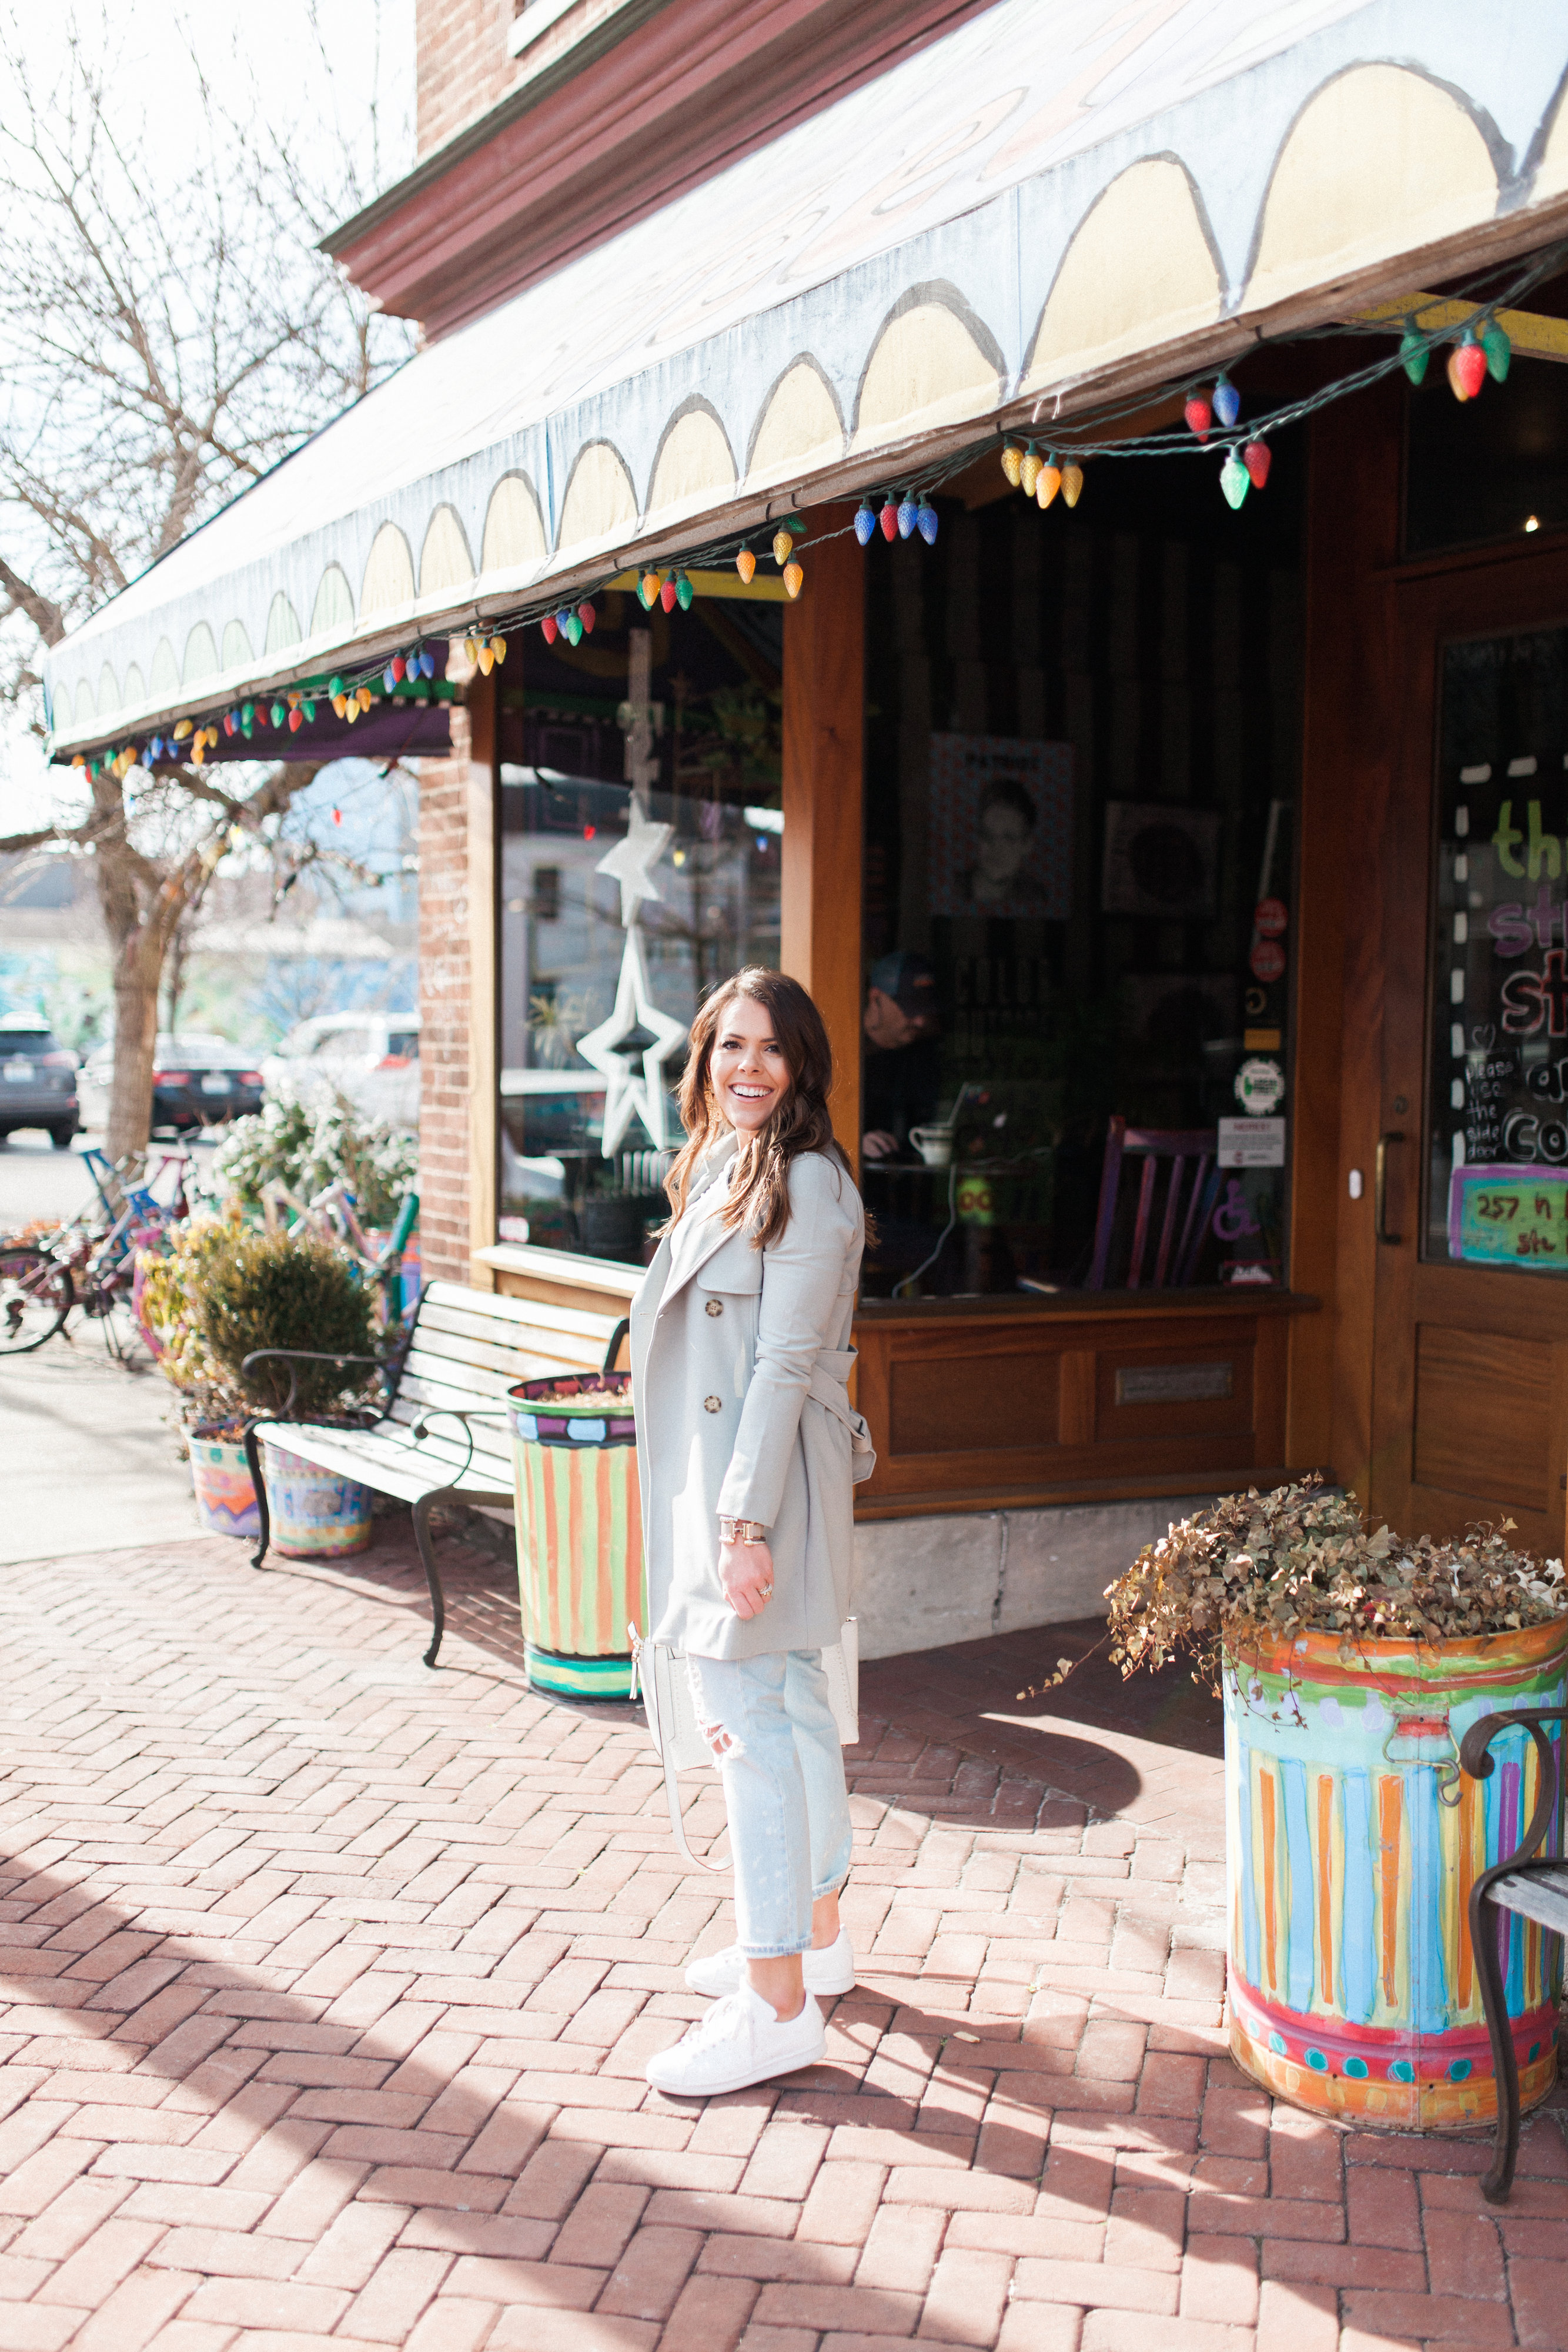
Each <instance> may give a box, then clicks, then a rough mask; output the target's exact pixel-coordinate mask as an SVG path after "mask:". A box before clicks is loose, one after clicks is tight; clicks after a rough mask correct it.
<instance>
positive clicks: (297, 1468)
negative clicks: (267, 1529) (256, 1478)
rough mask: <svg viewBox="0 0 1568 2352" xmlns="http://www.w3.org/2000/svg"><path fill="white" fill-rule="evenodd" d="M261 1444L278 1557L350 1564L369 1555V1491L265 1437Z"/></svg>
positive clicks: (357, 1481) (274, 1541)
mask: <svg viewBox="0 0 1568 2352" xmlns="http://www.w3.org/2000/svg"><path fill="white" fill-rule="evenodd" d="M261 1444H262V1476H263V1477H264V1478H265V1479H266V1481H267V1510H268V1512H269V1513H270V1515H271V1518H272V1549H273V1550H274V1551H280V1552H281V1553H282V1554H283V1556H284V1558H285V1559H348V1558H349V1557H350V1554H351V1553H353V1552H357V1551H367V1550H368V1549H370V1541H371V1490H370V1488H369V1487H368V1486H361V1485H360V1482H359V1480H358V1479H357V1478H340V1476H339V1475H338V1473H337V1472H336V1471H335V1470H323V1469H320V1468H319V1466H318V1465H316V1464H315V1463H314V1462H306V1461H304V1460H303V1459H302V1458H301V1457H300V1455H298V1454H289V1453H287V1452H286V1451H285V1449H284V1448H283V1447H282V1446H281V1445H277V1444H274V1443H273V1441H272V1440H271V1438H269V1437H268V1436H267V1434H266V1433H265V1432H263V1433H262V1440H261Z"/></svg>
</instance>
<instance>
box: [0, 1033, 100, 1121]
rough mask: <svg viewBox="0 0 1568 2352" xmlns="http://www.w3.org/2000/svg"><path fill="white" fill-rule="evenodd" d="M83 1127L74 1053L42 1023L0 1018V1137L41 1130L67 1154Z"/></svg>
mask: <svg viewBox="0 0 1568 2352" xmlns="http://www.w3.org/2000/svg"><path fill="white" fill-rule="evenodd" d="M80 1126H81V1111H80V1106H79V1105H78V1100H77V1057H76V1055H74V1054H72V1053H68V1052H67V1050H66V1048H65V1047H64V1046H63V1045H57V1044H56V1042H55V1039H54V1036H53V1035H52V1034H51V1033H50V1031H48V1030H47V1029H46V1028H45V1027H44V1025H43V1024H42V1023H41V1022H38V1021H33V1020H28V1019H26V1018H25V1017H23V1016H22V1015H19V1014H16V1013H11V1014H10V1015H8V1016H7V1017H6V1018H5V1019H4V1020H0V1139H4V1138H5V1137H6V1136H8V1135H9V1134H10V1132H11V1130H12V1129H13V1128H14V1127H43V1128H47V1129H48V1131H49V1136H50V1139H51V1140H52V1142H53V1143H54V1146H55V1149H56V1150H57V1151H64V1150H66V1149H67V1147H68V1145H69V1143H70V1140H71V1138H72V1137H73V1136H74V1135H75V1134H76V1133H77V1132H78V1129H79V1128H80Z"/></svg>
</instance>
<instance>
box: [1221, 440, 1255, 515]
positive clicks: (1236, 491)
mask: <svg viewBox="0 0 1568 2352" xmlns="http://www.w3.org/2000/svg"><path fill="white" fill-rule="evenodd" d="M1219 487H1220V488H1221V489H1222V490H1223V491H1224V493H1225V496H1226V500H1227V503H1228V505H1229V506H1231V507H1232V508H1236V507H1239V505H1240V504H1241V501H1242V499H1244V498H1245V497H1246V496H1247V493H1248V491H1249V489H1250V488H1251V487H1252V477H1251V475H1250V474H1249V472H1248V470H1247V467H1246V466H1245V465H1244V464H1243V462H1242V460H1241V459H1240V457H1238V455H1237V453H1236V451H1235V450H1234V449H1228V450H1227V451H1226V453H1225V463H1224V464H1223V465H1222V466H1221V467H1220V469H1219Z"/></svg>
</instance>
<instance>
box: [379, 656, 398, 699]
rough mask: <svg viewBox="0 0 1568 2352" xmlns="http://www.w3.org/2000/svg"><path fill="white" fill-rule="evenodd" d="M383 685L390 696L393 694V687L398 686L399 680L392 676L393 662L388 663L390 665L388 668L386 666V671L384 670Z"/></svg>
mask: <svg viewBox="0 0 1568 2352" xmlns="http://www.w3.org/2000/svg"><path fill="white" fill-rule="evenodd" d="M396 684H397V679H396V678H395V677H394V676H393V675H392V664H391V662H388V664H387V666H386V667H385V669H383V670H382V685H383V686H384V687H385V688H386V690H387V692H388V693H389V694H390V693H391V692H392V688H393V687H394V686H395V685H396Z"/></svg>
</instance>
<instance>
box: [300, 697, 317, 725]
mask: <svg viewBox="0 0 1568 2352" xmlns="http://www.w3.org/2000/svg"><path fill="white" fill-rule="evenodd" d="M299 708H300V709H301V710H302V711H303V712H304V713H305V716H306V718H307V719H308V720H309V721H310V724H311V726H312V727H314V726H315V724H316V705H315V703H314V702H313V701H312V700H311V698H310V697H309V696H308V695H307V696H306V698H305V699H304V701H303V702H302V703H301V704H300V706H299Z"/></svg>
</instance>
